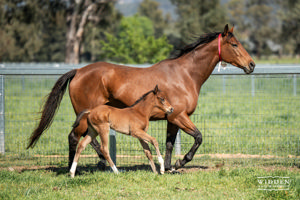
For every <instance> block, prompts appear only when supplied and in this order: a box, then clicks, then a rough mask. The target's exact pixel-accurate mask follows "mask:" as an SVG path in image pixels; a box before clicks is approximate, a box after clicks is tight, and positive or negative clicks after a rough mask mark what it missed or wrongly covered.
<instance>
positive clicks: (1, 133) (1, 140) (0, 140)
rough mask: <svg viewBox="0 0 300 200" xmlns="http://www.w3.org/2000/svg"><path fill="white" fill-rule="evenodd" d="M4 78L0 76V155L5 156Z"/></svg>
mask: <svg viewBox="0 0 300 200" xmlns="http://www.w3.org/2000/svg"><path fill="white" fill-rule="evenodd" d="M4 103H5V99H4V76H3V75H0V154H3V155H4V154H5V115H4V114H5V112H4V108H5V107H4Z"/></svg>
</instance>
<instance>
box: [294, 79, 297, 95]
mask: <svg viewBox="0 0 300 200" xmlns="http://www.w3.org/2000/svg"><path fill="white" fill-rule="evenodd" d="M294 96H297V75H296V74H294Z"/></svg>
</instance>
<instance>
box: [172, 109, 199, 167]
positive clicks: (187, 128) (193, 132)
mask: <svg viewBox="0 0 300 200" xmlns="http://www.w3.org/2000/svg"><path fill="white" fill-rule="evenodd" d="M172 123H174V124H176V125H177V126H178V127H179V128H180V129H182V130H183V131H184V132H186V133H187V134H189V135H190V136H192V137H193V138H194V139H195V142H194V144H193V146H192V148H191V149H190V151H189V152H188V153H187V154H186V155H185V156H184V158H183V160H180V159H178V160H177V161H176V163H175V169H178V168H181V167H183V166H184V165H185V164H186V163H188V162H190V161H191V160H192V159H193V157H194V155H195V153H196V151H197V149H198V148H199V146H200V145H201V144H202V134H201V132H200V131H199V130H198V129H197V128H196V126H195V125H194V123H193V122H192V121H191V119H190V118H189V116H188V115H187V114H185V113H181V114H179V115H178V116H177V117H176V118H174V119H173V120H172Z"/></svg>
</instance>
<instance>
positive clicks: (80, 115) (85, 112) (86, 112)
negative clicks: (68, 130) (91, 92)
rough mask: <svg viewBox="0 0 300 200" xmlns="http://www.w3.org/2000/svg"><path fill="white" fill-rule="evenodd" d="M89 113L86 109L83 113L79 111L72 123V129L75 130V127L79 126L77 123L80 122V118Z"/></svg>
mask: <svg viewBox="0 0 300 200" xmlns="http://www.w3.org/2000/svg"><path fill="white" fill-rule="evenodd" d="M88 113H90V111H89V110H88V109H85V110H83V111H81V112H80V113H79V114H78V115H77V118H76V120H75V122H74V124H73V125H72V127H73V128H76V127H77V126H79V122H80V120H81V118H82V117H83V116H84V115H85V114H88Z"/></svg>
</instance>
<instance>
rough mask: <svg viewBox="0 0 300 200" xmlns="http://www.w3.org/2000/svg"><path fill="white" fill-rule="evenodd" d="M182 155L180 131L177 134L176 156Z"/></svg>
mask: <svg viewBox="0 0 300 200" xmlns="http://www.w3.org/2000/svg"><path fill="white" fill-rule="evenodd" d="M178 155H181V131H180V129H179V130H178V132H177V136H176V140H175V156H178Z"/></svg>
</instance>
